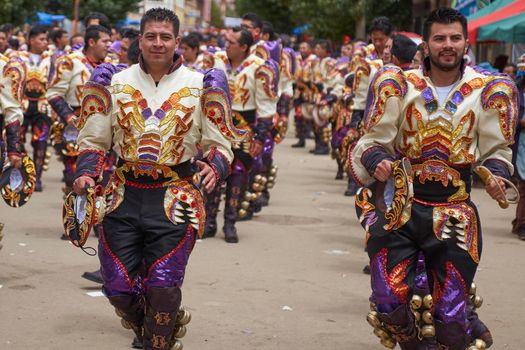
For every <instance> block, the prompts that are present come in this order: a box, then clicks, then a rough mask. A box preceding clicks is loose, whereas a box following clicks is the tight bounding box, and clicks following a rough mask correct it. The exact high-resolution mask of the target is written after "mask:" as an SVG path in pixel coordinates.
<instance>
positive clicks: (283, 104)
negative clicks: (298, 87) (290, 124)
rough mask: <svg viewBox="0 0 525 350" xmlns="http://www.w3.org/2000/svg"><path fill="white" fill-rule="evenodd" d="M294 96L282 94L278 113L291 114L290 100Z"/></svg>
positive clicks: (286, 115)
mask: <svg viewBox="0 0 525 350" xmlns="http://www.w3.org/2000/svg"><path fill="white" fill-rule="evenodd" d="M291 100H292V98H291V97H290V96H288V95H286V94H282V95H281V96H280V97H279V101H277V113H278V114H279V115H282V116H285V117H288V115H289V114H290V101H291Z"/></svg>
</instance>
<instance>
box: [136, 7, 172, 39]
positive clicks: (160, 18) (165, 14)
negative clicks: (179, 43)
mask: <svg viewBox="0 0 525 350" xmlns="http://www.w3.org/2000/svg"><path fill="white" fill-rule="evenodd" d="M148 22H170V23H172V24H173V34H175V36H177V35H179V26H180V21H179V17H177V15H176V14H175V12H173V11H171V10H168V9H166V8H160V7H156V8H152V9H150V10H148V11H146V13H145V14H144V16H142V19H141V20H140V34H144V27H145V26H146V23H148Z"/></svg>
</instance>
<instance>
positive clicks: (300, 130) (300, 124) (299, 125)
mask: <svg viewBox="0 0 525 350" xmlns="http://www.w3.org/2000/svg"><path fill="white" fill-rule="evenodd" d="M295 128H296V132H297V138H298V140H297V143H294V144H293V145H292V148H304V146H305V145H306V142H305V141H304V138H305V135H304V120H303V118H300V119H296V120H295Z"/></svg>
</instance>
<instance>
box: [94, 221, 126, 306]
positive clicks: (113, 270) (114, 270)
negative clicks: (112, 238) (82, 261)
mask: <svg viewBox="0 0 525 350" xmlns="http://www.w3.org/2000/svg"><path fill="white" fill-rule="evenodd" d="M99 235H100V237H99V241H98V259H99V260H100V273H101V274H102V279H103V280H104V294H105V295H106V296H108V297H110V296H115V295H120V294H131V293H132V291H133V289H134V287H133V284H132V283H131V280H130V279H129V276H128V273H127V271H126V270H125V268H124V265H122V263H121V262H120V261H119V260H118V259H117V258H116V257H112V255H113V253H112V252H111V250H110V248H109V246H108V245H107V243H106V238H105V233H104V232H103V230H100V231H99Z"/></svg>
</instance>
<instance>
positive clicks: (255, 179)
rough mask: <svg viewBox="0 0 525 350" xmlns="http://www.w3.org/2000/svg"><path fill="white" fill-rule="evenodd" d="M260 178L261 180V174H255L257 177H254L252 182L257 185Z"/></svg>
mask: <svg viewBox="0 0 525 350" xmlns="http://www.w3.org/2000/svg"><path fill="white" fill-rule="evenodd" d="M261 178H262V176H261V174H257V175H255V177H254V178H253V180H254V181H255V182H257V183H259V182H260V181H261Z"/></svg>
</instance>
